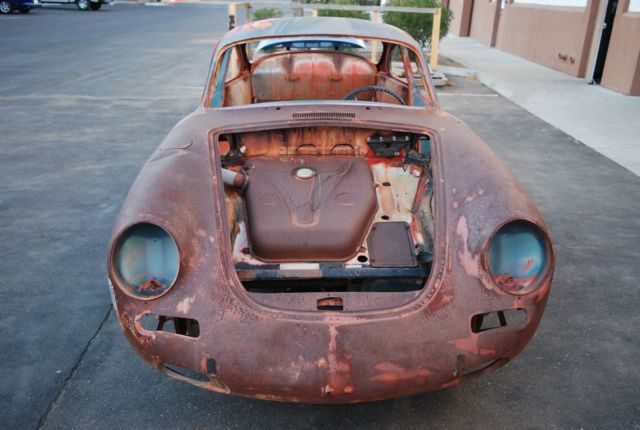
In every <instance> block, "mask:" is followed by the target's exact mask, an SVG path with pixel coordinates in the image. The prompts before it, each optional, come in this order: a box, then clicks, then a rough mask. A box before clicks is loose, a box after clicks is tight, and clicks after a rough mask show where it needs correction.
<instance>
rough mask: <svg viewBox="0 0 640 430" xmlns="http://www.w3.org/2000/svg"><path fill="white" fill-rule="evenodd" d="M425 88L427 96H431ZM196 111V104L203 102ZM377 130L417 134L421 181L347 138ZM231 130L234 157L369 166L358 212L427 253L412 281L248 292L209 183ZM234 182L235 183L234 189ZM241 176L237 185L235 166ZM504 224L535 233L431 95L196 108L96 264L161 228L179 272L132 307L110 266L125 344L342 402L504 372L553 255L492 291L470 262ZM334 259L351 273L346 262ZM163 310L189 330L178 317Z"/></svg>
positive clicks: (273, 394) (263, 392)
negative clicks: (424, 218) (170, 327)
mask: <svg viewBox="0 0 640 430" xmlns="http://www.w3.org/2000/svg"><path fill="white" fill-rule="evenodd" d="M321 21H322V20H306V19H302V18H301V19H294V20H285V21H279V22H275V21H274V23H272V24H264V22H263V23H262V24H260V23H255V24H252V25H249V26H248V27H244V28H243V27H240V28H239V29H237V30H235V31H233V32H230V33H229V34H227V35H226V36H225V37H224V38H223V40H222V41H221V43H220V45H219V46H225V45H228V44H232V43H236V42H238V41H240V40H244V39H252V38H258V37H270V36H287V35H299V34H317V35H320V34H327V33H326V32H327V31H328V30H327V29H326V28H324V26H323V23H321ZM337 21H339V22H341V23H343V24H340V26H339V27H337V28H336V27H332V28H331V30H330V31H331V33H330V34H331V35H339V34H348V35H351V36H354V35H356V36H361V37H376V36H377V37H383V38H389V39H398V40H402V41H403V42H404V43H405V44H407V45H412V44H413V42H412V40H411V39H410V38H409V37H408V36H407V35H405V34H404V33H403V32H400V31H399V30H397V29H391V27H388V28H387V27H386V26H383V27H380V26H375V25H371V24H369V23H366V22H364V21H357V22H355V20H344V21H343V20H337ZM374 32H375V33H376V34H375V35H374V34H373V33H374ZM380 32H381V33H380ZM220 52H221V50H218V51H216V54H214V59H217V58H218V56H219V55H220ZM420 61H422V59H421V60H420ZM422 66H423V67H424V64H422ZM427 90H428V91H429V93H430V94H431V96H432V97H431V98H432V100H435V98H434V96H433V92H432V89H431V88H427ZM208 101H209V100H208V98H207V97H205V99H204V100H203V102H204V105H208ZM264 130H270V131H268V132H265V131H264ZM379 130H396V131H398V132H406V133H415V134H418V135H427V136H429V137H430V144H431V156H432V163H431V172H428V171H427V170H428V169H426V168H423V167H421V165H420V164H419V163H417V164H415V165H413V164H409V165H408V166H409V167H408V168H405V166H404V165H403V163H402V162H401V157H395V158H394V156H391V158H383V157H376V156H374V154H372V153H371V152H370V151H369V149H370V148H369V144H368V145H365V144H364V143H363V142H365V141H367V142H370V141H369V140H368V139H367V138H369V137H372V136H374V134H375V133H376V131H379ZM231 133H233V134H235V136H240V137H239V139H240V144H241V146H240V151H241V152H242V154H243V155H244V156H246V157H249V158H251V157H259V156H265V155H269V156H272V157H284V158H291V157H294V158H296V159H302V158H304V157H311V156H320V155H325V156H327V155H331V156H335V155H339V156H350V157H362V158H361V159H365V160H367V162H368V166H367V167H368V168H369V169H370V172H371V175H372V176H373V179H372V180H371V183H373V184H375V192H376V200H377V201H378V202H379V203H378V204H376V205H375V206H372V205H370V211H369V212H370V215H369V216H370V217H371V214H373V215H372V216H373V221H374V222H372V223H373V224H374V225H375V223H380V222H382V221H385V222H390V223H397V225H401V226H402V225H406V226H408V229H407V236H406V240H405V242H409V244H410V245H411V243H413V244H420V246H424V247H425V248H427V249H428V250H429V251H431V250H432V251H433V263H432V267H431V275H430V277H429V280H428V282H427V284H426V285H425V286H424V288H423V289H421V290H419V291H407V292H398V293H392V294H390V293H375V292H354V291H349V292H341V293H339V294H338V293H336V294H334V293H320V292H305V293H297V292H290V293H285V294H270V293H260V294H256V293H251V292H249V291H247V290H246V289H245V288H244V287H243V285H242V284H241V283H240V280H239V278H238V274H237V273H236V267H234V260H235V262H236V263H240V264H246V265H249V266H250V267H252V268H255V266H256V265H259V264H266V263H265V262H261V261H260V260H257V259H256V258H255V257H254V256H253V255H251V254H250V252H248V246H249V240H248V235H247V227H246V225H247V224H246V222H244V220H243V219H242V216H241V214H240V213H239V212H240V211H242V210H243V209H242V200H241V197H240V195H239V194H238V191H237V190H235V189H231V190H229V192H228V193H225V192H224V185H223V179H224V178H223V176H224V177H226V178H227V182H228V183H232V184H235V182H236V181H235V179H236V177H237V176H235V175H236V174H234V172H236V171H237V169H238V167H237V166H235V167H234V168H235V169H236V170H234V171H227V172H224V174H223V171H222V170H221V155H225V154H226V153H227V152H228V151H230V150H231V142H230V141H228V140H225V139H227V136H228V135H229V134H231ZM285 133H286V136H285ZM283 141H286V145H283ZM371 142H373V141H371ZM370 144H373V143H370ZM368 151H369V152H368ZM243 175H244V174H243ZM237 178H238V181H237V184H235V185H238V186H241V187H242V186H245V185H246V184H245V183H244V181H243V183H242V184H240V179H241V178H240V177H239V176H238V177H237ZM207 179H208V180H207ZM244 179H245V180H246V178H244ZM248 181H249V184H251V181H252V179H251V173H250V172H249V173H248ZM385 183H388V185H385ZM258 188H260V187H258ZM427 190H433V193H434V196H435V198H434V202H435V203H431V202H430V201H429V200H430V199H423V198H421V197H420V196H422V195H423V194H425V193H426V192H427ZM376 207H377V209H376ZM418 209H419V212H422V213H425V214H427V213H428V214H432V213H433V215H434V218H435V224H434V226H432V229H433V231H428V232H427V233H428V235H429V236H433V238H432V239H433V240H432V243H426V242H427V239H425V238H424V237H423V236H424V234H423V233H424V232H425V230H424V229H423V228H422V226H419V225H417V224H418V222H417V221H416V219H415V218H416V217H415V216H414V214H415V213H416V212H418ZM432 209H433V211H432ZM518 219H524V220H527V221H529V222H531V223H533V224H535V225H536V226H538V228H539V229H540V231H541V232H543V233H544V234H546V235H547V236H548V235H549V232H548V230H547V228H546V226H545V224H544V222H543V220H542V218H541V216H540V214H539V212H538V209H537V207H536V206H535V204H534V203H533V202H532V200H531V199H530V197H529V196H528V195H527V194H526V192H525V191H524V190H523V188H522V186H521V185H520V184H519V182H518V181H517V179H516V178H515V176H514V175H513V174H512V173H511V172H510V171H509V170H508V169H507V168H506V166H505V165H504V163H503V162H502V161H501V160H500V159H499V158H498V157H497V156H496V155H495V154H494V153H493V152H492V151H491V150H490V149H489V148H488V147H487V146H486V145H485V144H484V143H483V142H482V141H481V140H480V139H479V138H478V136H476V135H475V134H474V133H473V132H472V131H470V130H469V129H468V127H467V126H466V125H465V124H463V123H462V122H461V121H459V120H458V119H456V118H454V117H452V116H450V115H448V114H446V113H444V112H442V111H441V110H439V109H438V107H437V103H435V102H434V103H433V105H432V107H425V108H417V107H399V106H398V107H394V106H391V105H383V104H380V105H374V104H358V103H348V102H340V101H324V102H323V101H317V100H316V101H310V102H308V103H306V102H304V101H298V102H296V103H295V104H288V103H263V104H260V105H245V106H239V107H228V108H224V109H208V108H205V107H200V108H199V109H198V110H196V111H195V112H194V113H193V114H191V115H189V116H188V117H187V118H185V119H184V120H183V121H181V122H180V123H179V124H178V125H177V126H176V127H175V128H174V129H173V130H172V131H171V132H170V133H169V135H168V136H167V137H166V138H165V140H164V141H163V142H162V144H161V145H160V147H159V148H158V149H157V150H156V152H155V153H154V154H153V155H152V157H151V158H150V159H149V161H148V162H147V163H146V164H145V166H144V168H143V170H142V172H141V173H140V175H139V176H138V178H137V179H136V182H135V183H134V185H133V187H132V189H131V191H130V193H129V196H128V197H127V200H126V202H125V204H124V205H123V207H122V210H121V212H120V214H119V216H118V218H117V221H116V224H115V226H114V230H113V237H112V240H111V244H110V258H111V259H112V258H113V257H112V256H113V249H114V244H115V243H116V241H117V240H118V238H119V237H120V236H121V235H122V233H123V232H124V231H125V230H126V229H127V228H128V227H130V226H132V225H135V224H138V223H152V224H155V225H157V226H160V227H161V228H162V229H164V230H165V231H167V232H168V233H169V234H170V235H171V237H172V238H173V239H174V240H175V243H176V245H177V247H178V251H179V256H180V267H179V269H180V270H179V272H178V277H177V279H176V280H175V282H174V284H173V287H172V288H171V289H170V290H168V292H166V293H165V294H164V295H162V296H159V297H156V298H153V299H151V298H149V299H144V300H140V299H136V298H133V297H132V296H131V294H129V293H127V290H126V288H123V287H122V286H120V285H118V278H117V276H115V272H114V268H113V264H112V263H113V261H112V260H110V261H109V269H108V270H109V279H110V285H111V290H112V297H113V303H114V308H115V311H116V315H117V317H118V320H119V321H120V324H121V326H122V329H123V331H124V333H125V335H126V337H127V339H128V341H129V342H130V343H131V345H132V346H133V348H134V349H135V350H136V351H137V352H138V353H139V354H140V355H141V356H142V358H143V359H144V360H145V361H147V362H148V363H149V364H151V365H152V366H154V367H155V368H157V369H158V370H160V371H163V372H166V373H167V374H169V375H170V376H172V377H174V378H177V379H180V380H183V381H186V382H189V383H192V384H194V385H197V386H199V387H202V388H206V389H209V390H212V391H216V392H220V393H228V394H236V395H242V396H251V397H258V398H265V399H272V400H282V401H293V402H311V403H349V402H362V401H371V400H377V399H384V398H390V397H397V396H403V395H410V394H415V393H420V392H424V391H428V390H436V389H440V388H445V387H449V386H452V385H455V384H457V383H459V382H461V381H463V380H464V379H466V378H469V377H471V376H472V375H476V374H479V373H484V372H487V371H490V370H492V369H495V368H497V367H500V366H502V365H504V364H505V363H507V362H508V361H509V360H510V359H512V358H513V357H515V356H516V355H517V354H518V353H519V352H520V351H521V350H522V348H524V346H525V345H526V344H527V343H528V341H529V340H530V339H531V337H532V336H533V334H534V332H535V330H536V328H537V326H538V323H539V321H540V318H541V316H542V313H543V311H544V308H545V304H546V301H547V298H548V293H549V289H550V286H551V279H552V272H553V250H552V249H551V248H550V249H549V250H548V254H549V260H550V263H549V264H548V266H547V269H546V270H545V271H544V272H543V273H541V274H537V275H536V276H537V277H539V278H540V279H538V281H539V282H540V283H541V287H540V288H538V289H537V290H535V291H533V292H531V293H529V294H515V293H514V294H509V293H508V292H507V291H508V290H509V287H510V285H511V283H517V282H516V281H518V282H520V281H522V280H515V279H514V280H513V281H512V280H510V279H500V278H499V277H498V281H501V282H502V284H503V285H502V286H499V285H498V284H497V282H496V281H495V280H494V279H493V277H492V275H491V274H490V270H489V267H488V262H487V261H486V257H485V256H486V254H487V250H488V244H489V240H490V239H491V236H492V235H493V234H494V232H495V231H496V230H497V229H498V228H499V227H500V226H503V225H504V224H506V223H507V222H510V221H512V220H518ZM236 221H237V222H236ZM335 222H339V220H335ZM230 238H233V244H234V245H235V248H233V245H232V241H231V240H230ZM358 240H361V241H362V240H363V239H362V238H361V237H360V236H359V237H358ZM428 240H429V241H430V240H431V238H429V239H428ZM356 242H357V241H356ZM354 243H355V242H354ZM352 245H353V244H352ZM405 245H406V244H405ZM353 247H355V248H356V249H358V255H359V256H365V257H367V258H369V257H371V255H369V254H368V253H367V252H368V251H367V249H366V248H367V247H369V244H368V243H366V242H363V243H362V245H361V246H360V248H358V244H357V243H355V245H353ZM431 248H433V249H431ZM374 258H375V257H374ZM411 263H413V260H412V261H411ZM300 264H306V263H305V262H299V263H291V262H287V263H286V265H284V264H283V265H284V266H285V267H283V265H280V266H279V267H278V269H277V270H279V271H280V274H281V275H282V276H302V277H303V276H308V274H309V273H315V272H314V270H316V271H317V273H320V274H321V273H322V272H323V270H325V269H323V267H321V266H320V265H319V264H318V265H317V267H315V266H314V267H313V268H311V269H310V267H304V268H302V267H301V266H300ZM403 264H407V263H406V262H404V263H403ZM345 267H347V268H348V269H349V270H352V269H357V268H358V267H360V266H358V260H357V258H355V257H354V258H353V259H351V260H349V261H346V262H345ZM302 269H304V270H302ZM373 269H374V270H376V269H379V268H375V267H373ZM385 269H388V267H387V268H385ZM247 273H252V272H249V271H248V272H247ZM523 273H525V272H523ZM527 273H528V272H527ZM526 281H527V283H530V281H531V280H529V279H527V280H526ZM149 286H150V287H151V288H157V286H156V285H155V284H150V285H149ZM167 287H168V286H167ZM512 309H522V310H524V311H525V312H526V320H525V321H524V323H520V324H508V325H506V326H501V327H499V328H496V329H493V330H487V331H482V330H480V329H479V328H478V327H477V325H478V324H480V325H481V321H482V320H483V316H482V315H484V314H488V313H495V312H497V313H498V314H499V315H503V313H502V311H508V310H512ZM149 314H153V315H158V316H160V318H161V321H162V324H165V323H167V322H169V321H170V322H172V323H173V324H178V325H181V326H184V327H190V329H185V330H183V331H182V332H181V333H182V334H176V333H169V332H165V331H161V330H151V329H149V328H145V325H144V324H143V320H144V319H145V318H148V315H149ZM179 318H184V319H185V321H187V322H188V324H182V323H179V322H178V321H180V320H179ZM478 321H480V323H478ZM501 325H502V321H501ZM176 367H179V368H184V369H189V370H191V371H194V372H196V373H197V374H198V375H200V377H199V378H200V379H197V378H193V377H189V376H185V375H181V374H179V373H176V372H174V371H173V370H170V369H171V368H176Z"/></svg>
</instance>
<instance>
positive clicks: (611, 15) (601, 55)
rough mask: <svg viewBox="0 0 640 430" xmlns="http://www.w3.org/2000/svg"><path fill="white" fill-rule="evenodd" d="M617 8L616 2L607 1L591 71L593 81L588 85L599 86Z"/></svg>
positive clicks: (616, 0) (612, 0)
mask: <svg viewBox="0 0 640 430" xmlns="http://www.w3.org/2000/svg"><path fill="white" fill-rule="evenodd" d="M617 8H618V0H609V3H608V4H607V10H606V11H605V13H604V23H603V24H602V35H601V36H600V45H599V46H598V55H597V57H596V64H595V67H594V69H593V79H592V81H591V82H590V83H592V84H599V83H600V80H601V79H602V73H603V72H604V64H605V61H606V60H607V51H608V50H609V40H611V33H612V31H613V20H614V19H615V17H616V9H617Z"/></svg>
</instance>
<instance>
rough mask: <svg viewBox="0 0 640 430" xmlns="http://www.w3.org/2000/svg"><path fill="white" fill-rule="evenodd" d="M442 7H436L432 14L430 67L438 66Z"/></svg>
mask: <svg viewBox="0 0 640 430" xmlns="http://www.w3.org/2000/svg"><path fill="white" fill-rule="evenodd" d="M441 15H442V9H440V8H437V10H436V13H434V14H433V26H432V28H431V57H430V58H429V66H431V68H432V69H435V68H436V67H438V49H439V48H440V18H441Z"/></svg>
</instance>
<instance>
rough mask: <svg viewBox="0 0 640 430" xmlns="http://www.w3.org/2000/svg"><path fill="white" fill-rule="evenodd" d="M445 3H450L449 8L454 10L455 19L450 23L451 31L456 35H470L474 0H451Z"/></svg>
mask: <svg viewBox="0 0 640 430" xmlns="http://www.w3.org/2000/svg"><path fill="white" fill-rule="evenodd" d="M445 4H448V6H449V9H451V12H453V19H452V20H451V23H450V24H449V32H450V33H451V34H455V35H456V36H468V35H469V27H470V24H471V9H472V8H473V0H449V1H448V2H445Z"/></svg>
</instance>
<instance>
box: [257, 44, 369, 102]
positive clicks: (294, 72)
mask: <svg viewBox="0 0 640 430" xmlns="http://www.w3.org/2000/svg"><path fill="white" fill-rule="evenodd" d="M375 82H376V67H375V65H373V64H371V63H370V62H369V61H368V60H366V59H365V58H363V57H360V56H358V55H353V54H348V53H344V52H324V51H322V52H321V51H316V52H283V53H280V54H275V55H270V56H267V57H263V58H262V59H260V60H259V61H258V62H256V63H254V64H253V66H252V89H253V98H254V102H256V103H259V102H269V101H279V100H340V99H342V98H343V97H344V96H345V95H346V94H348V93H349V92H350V91H352V90H354V89H356V88H360V87H363V86H365V85H374V84H375Z"/></svg>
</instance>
